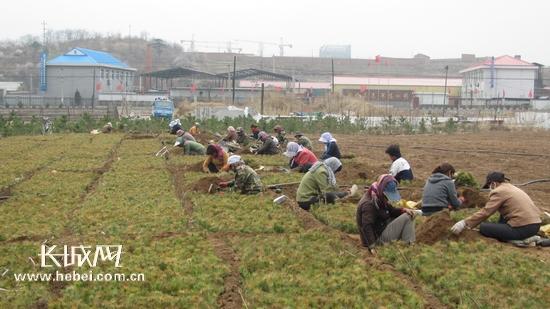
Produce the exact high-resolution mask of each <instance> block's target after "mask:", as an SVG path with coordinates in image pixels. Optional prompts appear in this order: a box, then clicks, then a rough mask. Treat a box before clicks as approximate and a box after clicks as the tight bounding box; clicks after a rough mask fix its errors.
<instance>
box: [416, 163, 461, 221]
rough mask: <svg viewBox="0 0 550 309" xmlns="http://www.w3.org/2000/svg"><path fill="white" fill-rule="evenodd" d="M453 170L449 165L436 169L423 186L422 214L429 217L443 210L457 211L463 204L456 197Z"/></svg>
mask: <svg viewBox="0 0 550 309" xmlns="http://www.w3.org/2000/svg"><path fill="white" fill-rule="evenodd" d="M454 174H455V168H454V167H453V166H452V165H451V164H449V163H442V164H441V165H439V166H438V167H436V168H435V169H434V170H433V172H432V175H431V176H430V178H428V180H427V181H426V184H425V185H424V192H423V193H422V213H423V214H424V215H428V216H429V215H431V214H433V213H435V212H438V211H440V210H443V209H447V208H451V209H457V208H458V207H460V205H462V203H463V202H464V197H462V196H461V197H458V195H457V193H456V187H455V183H454V181H453V177H454Z"/></svg>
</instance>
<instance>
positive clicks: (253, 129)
mask: <svg viewBox="0 0 550 309" xmlns="http://www.w3.org/2000/svg"><path fill="white" fill-rule="evenodd" d="M260 131H261V130H260V128H258V125H257V124H254V123H253V124H251V125H250V132H252V134H251V135H250V137H251V138H253V139H258V138H259V135H260Z"/></svg>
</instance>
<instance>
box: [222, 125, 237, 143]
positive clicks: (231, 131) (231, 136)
mask: <svg viewBox="0 0 550 309" xmlns="http://www.w3.org/2000/svg"><path fill="white" fill-rule="evenodd" d="M237 137H238V136H237V130H235V128H234V127H233V126H229V127H227V135H226V136H225V137H224V138H223V141H225V142H236V141H237Z"/></svg>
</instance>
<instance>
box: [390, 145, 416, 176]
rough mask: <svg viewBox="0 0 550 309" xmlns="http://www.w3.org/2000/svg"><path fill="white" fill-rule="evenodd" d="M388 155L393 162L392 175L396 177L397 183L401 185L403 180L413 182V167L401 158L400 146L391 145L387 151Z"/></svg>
mask: <svg viewBox="0 0 550 309" xmlns="http://www.w3.org/2000/svg"><path fill="white" fill-rule="evenodd" d="M386 154H387V155H388V156H389V157H390V159H391V161H392V164H391V167H390V174H391V175H392V176H393V177H395V179H396V180H397V182H399V183H401V180H413V178H414V176H413V172H412V169H411V165H410V164H409V162H407V160H405V158H403V157H402V156H401V149H399V145H397V144H393V145H389V146H388V148H387V149H386Z"/></svg>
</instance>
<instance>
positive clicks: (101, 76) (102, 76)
mask: <svg viewBox="0 0 550 309" xmlns="http://www.w3.org/2000/svg"><path fill="white" fill-rule="evenodd" d="M99 72H100V74H99V76H100V78H101V79H103V78H104V77H105V72H103V69H101V70H99Z"/></svg>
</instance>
